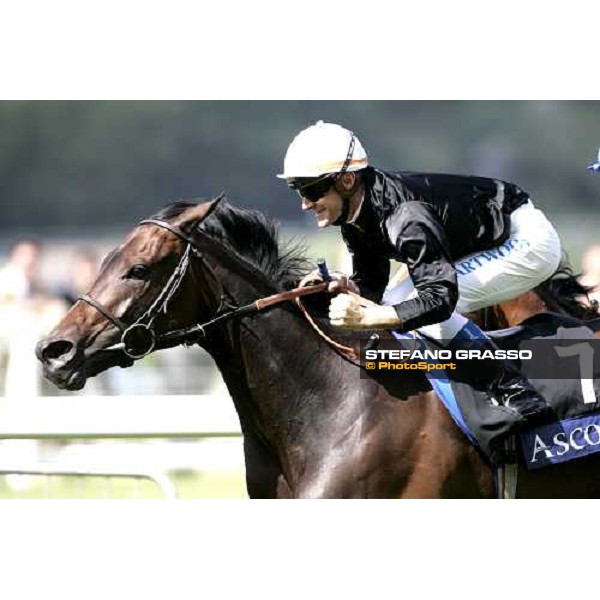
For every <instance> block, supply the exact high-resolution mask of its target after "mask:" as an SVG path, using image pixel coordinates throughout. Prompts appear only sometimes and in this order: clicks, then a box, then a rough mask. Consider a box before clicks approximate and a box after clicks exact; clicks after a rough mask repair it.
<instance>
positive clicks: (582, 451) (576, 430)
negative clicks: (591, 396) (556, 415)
mask: <svg viewBox="0 0 600 600" xmlns="http://www.w3.org/2000/svg"><path fill="white" fill-rule="evenodd" d="M519 438H520V440H521V446H522V448H523V454H524V456H525V464H526V466H527V468H528V469H530V470H532V469H540V468H541V467H546V466H548V465H553V464H558V463H562V462H566V461H569V460H573V459H574V458H581V457H582V456H587V455H588V454H594V453H596V452H600V413H598V412H595V413H592V414H589V415H585V416H582V417H574V418H572V419H564V420H562V421H556V422H555V423H549V424H548V425H541V426H539V427H535V428H533V429H529V430H527V431H523V432H521V433H520V434H519Z"/></svg>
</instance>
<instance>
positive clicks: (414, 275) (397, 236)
mask: <svg viewBox="0 0 600 600" xmlns="http://www.w3.org/2000/svg"><path fill="white" fill-rule="evenodd" d="M386 228H387V233H388V235H389V238H390V240H391V242H392V244H393V246H394V248H395V250H396V256H395V258H396V259H397V260H399V261H401V262H404V263H406V265H407V267H408V271H409V273H410V277H411V279H412V282H413V284H414V286H415V289H416V292H417V295H416V297H415V298H411V299H409V300H405V301H404V302H401V303H400V304H397V305H395V306H394V308H395V309H396V313H397V314H398V316H399V317H400V319H402V323H403V325H402V327H401V331H411V330H413V329H418V328H419V327H423V326H425V325H431V324H433V323H439V322H440V321H445V320H446V319H448V318H450V315H451V314H452V312H453V311H454V308H455V307H456V303H457V301H458V283H457V280H456V271H455V270H454V266H453V265H452V261H451V259H450V252H449V241H448V238H447V236H446V232H445V230H444V228H443V226H442V224H441V222H440V220H439V218H438V217H437V215H436V214H435V213H434V212H433V210H432V209H431V207H430V206H428V205H427V204H425V203H423V202H406V203H404V204H402V205H400V206H399V207H398V209H397V210H396V211H394V213H392V214H391V215H390V216H389V217H388V218H387V219H386Z"/></svg>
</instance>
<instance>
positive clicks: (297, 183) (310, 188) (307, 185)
mask: <svg viewBox="0 0 600 600" xmlns="http://www.w3.org/2000/svg"><path fill="white" fill-rule="evenodd" d="M334 183H335V177H334V176H333V175H325V177H322V178H320V179H317V180H309V182H306V180H304V181H302V180H300V179H296V180H294V181H292V182H290V184H289V185H290V187H291V188H292V189H293V190H296V191H297V192H298V195H299V196H300V197H301V198H305V199H306V200H308V201H309V202H317V201H318V200H320V199H321V198H322V197H323V196H324V195H325V194H326V193H327V192H328V191H329V190H330V189H331V188H332V187H333V185H334Z"/></svg>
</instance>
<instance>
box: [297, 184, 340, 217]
mask: <svg viewBox="0 0 600 600" xmlns="http://www.w3.org/2000/svg"><path fill="white" fill-rule="evenodd" d="M342 208H343V201H342V197H341V196H340V194H339V193H338V192H337V190H336V189H335V186H332V187H331V189H330V190H329V191H328V192H327V193H326V194H325V195H324V196H322V197H321V198H319V200H317V201H316V202H311V201H310V200H307V199H306V198H302V210H312V211H314V213H315V217H316V219H317V225H318V226H319V227H329V225H332V224H333V223H335V221H337V220H338V219H339V218H340V216H341V214H342Z"/></svg>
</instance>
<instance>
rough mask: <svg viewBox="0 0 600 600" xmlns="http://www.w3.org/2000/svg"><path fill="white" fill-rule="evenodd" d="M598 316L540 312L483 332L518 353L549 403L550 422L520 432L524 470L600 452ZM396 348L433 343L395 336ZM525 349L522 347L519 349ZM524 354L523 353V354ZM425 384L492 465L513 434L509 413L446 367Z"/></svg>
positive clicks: (431, 346)
mask: <svg viewBox="0 0 600 600" xmlns="http://www.w3.org/2000/svg"><path fill="white" fill-rule="evenodd" d="M598 329H600V319H599V320H594V321H589V322H582V321H579V320H577V319H574V318H571V317H567V316H564V315H559V314H556V313H541V314H538V315H535V316H533V317H531V318H529V319H527V320H526V321H524V322H523V323H522V324H521V325H519V326H518V327H513V328H510V329H505V330H500V331H496V332H488V335H489V336H490V337H492V338H493V339H494V341H495V342H496V344H497V345H498V347H499V348H501V349H502V350H506V351H510V350H512V351H515V350H516V351H520V354H522V355H523V356H530V358H528V359H527V360H525V359H515V360H514V363H515V364H516V365H517V366H518V367H519V368H520V370H521V372H522V373H523V375H524V376H525V377H526V378H527V379H528V380H529V382H530V383H531V385H532V386H533V387H534V388H535V389H536V390H537V391H538V392H539V393H540V394H541V395H542V397H543V398H544V399H545V400H546V402H547V403H548V404H549V405H550V407H551V411H552V413H553V415H554V418H555V420H554V421H553V422H549V423H547V424H543V425H541V426H536V427H534V428H525V429H522V430H521V431H520V432H519V439H520V445H521V451H522V457H523V459H524V462H525V465H526V466H527V468H529V469H536V468H540V467H544V466H547V465H550V464H555V463H559V462H564V461H567V460H572V459H574V458H579V457H582V456H586V455H588V454H591V453H594V452H599V451H600V401H599V399H600V340H596V339H595V338H594V331H596V330H598ZM395 337H396V339H398V340H399V341H400V342H401V345H403V346H404V347H406V348H408V347H409V346H410V347H412V348H414V347H415V343H416V342H417V341H418V343H419V345H420V346H421V348H423V349H431V350H433V349H435V348H436V347H439V346H438V345H437V344H436V343H435V342H434V341H433V340H428V339H426V338H424V337H423V336H419V337H418V340H417V339H415V336H414V335H413V334H406V335H404V334H403V335H399V334H396V335H395ZM522 351H526V352H522ZM527 351H529V352H527ZM427 377H428V379H429V383H430V384H431V386H432V388H433V389H434V390H435V391H436V392H437V394H438V396H439V397H440V399H441V400H442V402H443V403H444V405H445V406H446V408H447V409H448V411H449V412H450V414H451V416H452V418H453V419H454V420H455V422H456V424H457V425H458V427H459V428H460V429H461V430H462V431H463V433H464V434H465V435H466V436H467V437H468V438H469V440H470V441H471V442H472V443H473V444H475V445H476V446H477V447H478V448H479V450H480V451H481V452H482V454H483V455H484V456H485V457H486V458H487V459H488V460H489V461H490V462H492V463H493V464H501V463H503V462H506V461H507V460H508V461H510V460H514V457H507V455H506V453H505V444H504V441H505V440H506V439H507V436H509V435H510V434H511V433H514V431H515V413H514V412H513V411H512V410H510V409H507V408H506V407H502V406H498V405H497V404H496V405H495V404H494V403H493V402H492V400H491V399H490V398H489V397H487V395H486V394H485V392H483V391H482V390H477V389H474V388H473V387H472V386H471V385H469V383H468V380H466V379H464V378H462V379H461V380H459V379H460V378H457V377H456V375H455V374H454V373H453V372H452V371H450V370H445V371H438V370H436V371H433V372H432V373H429V372H428V374H427Z"/></svg>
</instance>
